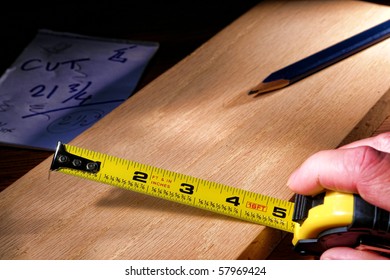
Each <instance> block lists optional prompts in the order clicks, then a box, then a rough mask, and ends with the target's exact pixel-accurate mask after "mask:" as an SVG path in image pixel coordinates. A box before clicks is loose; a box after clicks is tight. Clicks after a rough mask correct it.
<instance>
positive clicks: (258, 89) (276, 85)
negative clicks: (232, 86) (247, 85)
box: [248, 80, 290, 95]
mask: <svg viewBox="0 0 390 280" xmlns="http://www.w3.org/2000/svg"><path fill="white" fill-rule="evenodd" d="M289 84H290V81H288V80H275V81H272V82H261V83H260V84H258V85H257V86H255V87H254V88H252V89H251V90H250V91H249V92H248V95H253V94H262V93H266V92H270V91H273V90H277V89H280V88H283V87H286V86H288V85H289Z"/></svg>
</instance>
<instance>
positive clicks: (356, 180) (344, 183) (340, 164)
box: [287, 146, 390, 211]
mask: <svg viewBox="0 0 390 280" xmlns="http://www.w3.org/2000/svg"><path fill="white" fill-rule="evenodd" d="M287 184H288V186H289V187H290V188H291V189H292V190H293V191H294V192H296V193H301V194H305V195H312V194H316V193H318V192H320V191H322V190H323V189H324V188H326V189H331V190H335V191H341V192H351V193H358V194H360V196H361V197H362V198H363V199H364V200H366V201H367V202H369V203H371V204H374V205H376V206H378V207H380V208H383V209H386V210H388V211H390V204H389V203H388V202H389V201H390V154H388V153H385V152H381V151H378V150H376V149H374V148H372V147H369V146H360V147H353V148H344V149H337V150H327V151H321V152H318V153H316V154H314V155H313V156H311V157H309V158H308V159H307V160H306V161H305V162H304V163H303V164H302V166H301V167H300V168H299V169H297V170H296V171H295V172H294V173H293V174H292V175H291V176H290V178H289V180H288V183H287Z"/></svg>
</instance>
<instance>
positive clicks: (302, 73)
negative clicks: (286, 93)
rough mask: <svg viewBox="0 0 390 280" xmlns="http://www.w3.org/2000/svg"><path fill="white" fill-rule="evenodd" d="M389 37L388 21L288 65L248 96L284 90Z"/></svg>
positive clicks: (266, 79)
mask: <svg viewBox="0 0 390 280" xmlns="http://www.w3.org/2000/svg"><path fill="white" fill-rule="evenodd" d="M389 36H390V20H387V21H385V22H383V23H381V24H379V25H376V26H374V27H372V28H370V29H368V30H366V31H363V32H361V33H359V34H357V35H354V36H353V37H350V38H348V39H346V40H344V41H341V42H339V43H337V44H335V45H333V46H330V47H328V48H326V49H324V50H322V51H319V52H317V53H315V54H312V55H310V56H308V57H306V58H304V59H302V60H299V61H297V62H295V63H293V64H290V65H288V66H286V67H284V68H282V69H280V70H277V71H276V72H273V73H271V74H270V75H269V76H267V77H266V78H265V79H264V80H263V81H262V82H261V83H260V84H258V85H257V86H256V87H254V88H253V89H251V90H250V91H249V92H248V94H256V95H258V94H262V93H266V92H270V91H273V90H277V89H281V88H284V87H286V86H288V85H291V84H292V83H295V82H297V81H299V80H301V79H303V78H305V77H307V76H309V75H311V74H313V73H315V72H317V71H319V70H321V69H323V68H325V67H328V66H330V65H332V64H334V63H336V62H338V61H340V60H342V59H344V58H346V57H348V56H351V55H353V54H355V53H357V52H359V51H361V50H363V49H366V48H368V47H370V46H372V45H374V44H376V43H378V42H380V41H382V40H384V39H386V38H388V37H389Z"/></svg>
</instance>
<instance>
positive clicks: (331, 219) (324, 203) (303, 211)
mask: <svg viewBox="0 0 390 280" xmlns="http://www.w3.org/2000/svg"><path fill="white" fill-rule="evenodd" d="M50 169H51V170H55V171H59V172H62V173H65V174H69V175H74V176H78V177H81V178H85V179H89V180H94V181H97V182H102V183H106V184H109V185H113V186H116V187H120V188H123V189H127V190H131V191H135V192H139V193H143V194H146V195H151V196H154V197H158V198H162V199H166V200H170V201H174V202H178V203H182V204H185V205H188V206H192V207H197V208H201V209H204V210H207V211H212V212H216V213H219V214H223V215H227V216H231V217H234V218H238V219H241V220H245V221H249V222H252V223H257V224H260V225H264V226H268V227H272V228H276V229H279V230H283V231H287V232H291V233H294V238H293V241H292V243H293V245H294V248H295V250H296V251H299V252H301V253H306V254H313V255H318V254H321V253H322V252H323V251H324V250H326V249H328V248H331V247H335V246H348V247H361V248H363V249H370V250H376V251H380V252H384V253H390V213H389V212H387V211H385V210H383V209H379V208H378V207H375V206H373V205H371V204H369V203H367V202H365V201H364V200H362V199H361V198H360V197H359V196H358V195H353V194H345V193H339V192H332V191H328V192H324V193H322V194H320V195H318V196H316V197H306V196H301V195H296V198H295V202H290V201H285V200H281V199H278V198H273V197H269V196H265V195H262V194H259V193H254V192H250V191H246V190H243V189H239V188H235V187H231V186H227V185H223V184H219V183H215V182H210V181H207V180H203V179H199V178H195V177H192V176H188V175H184V174H180V173H177V172H173V171H169V170H165V169H162V168H157V167H153V166H150V165H146V164H142V163H138V162H134V161H131V160H126V159H122V158H118V157H114V156H110V155H106V154H103V153H99V152H95V151H90V150H86V149H82V148H79V147H75V146H71V145H67V144H63V143H61V142H59V143H58V145H57V149H56V151H55V154H54V157H53V161H52V164H51V167H50ZM363 245H364V246H363Z"/></svg>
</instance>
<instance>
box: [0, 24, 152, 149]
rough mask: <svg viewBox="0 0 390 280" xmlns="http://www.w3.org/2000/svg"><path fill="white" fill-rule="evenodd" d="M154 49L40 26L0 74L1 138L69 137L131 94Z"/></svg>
mask: <svg viewBox="0 0 390 280" xmlns="http://www.w3.org/2000/svg"><path fill="white" fill-rule="evenodd" d="M157 49H158V43H156V42H135V41H134V42H133V41H120V40H109V39H103V38H94V37H88V36H82V35H77V34H69V33H58V32H54V31H49V30H40V31H39V32H38V33H37V36H36V37H35V38H34V39H33V41H32V42H31V43H30V44H29V45H28V46H27V47H26V48H25V50H24V51H23V52H22V53H21V54H20V56H19V57H18V58H17V60H16V61H15V62H14V63H13V65H12V66H11V67H9V68H8V69H7V70H6V71H5V73H4V74H3V75H2V77H1V78H0V143H2V144H6V145H13V146H23V147H31V148H37V149H45V150H54V149H55V147H56V145H57V142H58V141H63V142H65V143H67V142H69V141H70V140H72V139H73V138H74V137H76V136H77V135H78V134H80V133H81V132H83V131H84V130H86V129H87V128H89V127H90V126H92V125H93V124H94V123H95V122H97V121H98V120H99V119H101V118H103V117H104V116H105V115H106V114H107V113H109V112H110V111H112V110H113V109H114V108H116V107H117V106H118V105H120V104H121V103H122V102H123V101H125V100H126V99H127V98H128V97H129V96H131V94H132V93H133V91H134V89H135V87H136V85H137V83H138V81H139V79H140V77H141V75H142V73H143V71H144V69H145V67H146V65H147V63H148V62H149V61H150V59H151V58H152V57H153V55H154V54H155V52H156V51H157Z"/></svg>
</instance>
